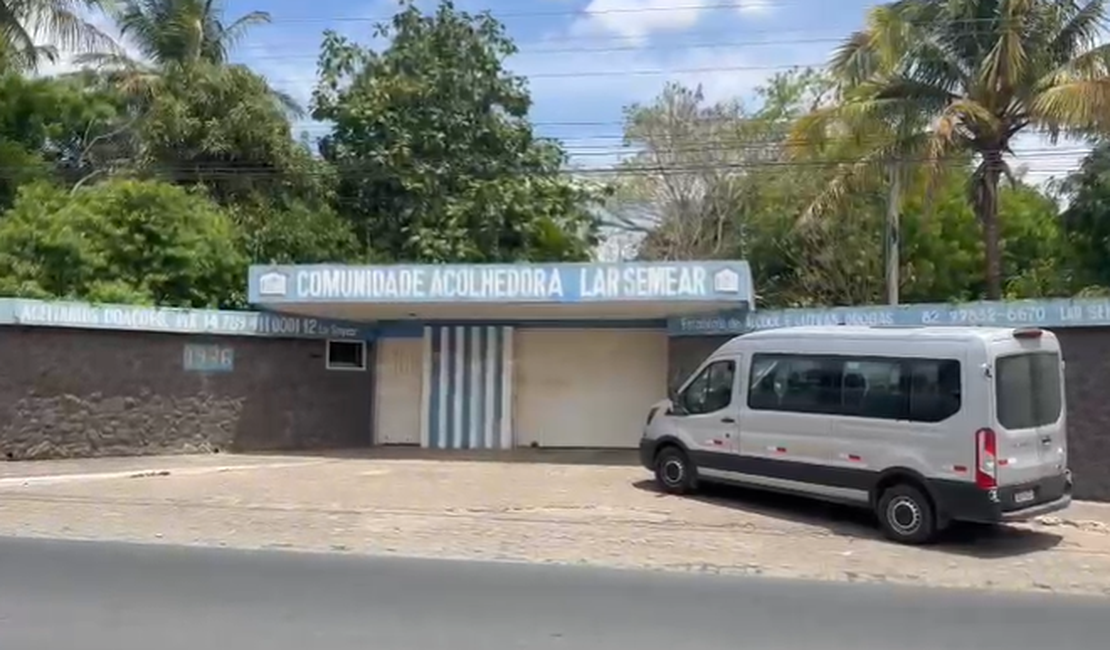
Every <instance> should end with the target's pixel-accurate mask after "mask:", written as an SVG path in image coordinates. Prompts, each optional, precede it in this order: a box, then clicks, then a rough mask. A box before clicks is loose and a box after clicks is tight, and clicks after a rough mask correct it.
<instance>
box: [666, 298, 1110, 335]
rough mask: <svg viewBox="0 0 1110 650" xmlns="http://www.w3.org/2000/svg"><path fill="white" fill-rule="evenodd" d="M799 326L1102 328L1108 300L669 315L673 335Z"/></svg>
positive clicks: (1107, 322)
mask: <svg viewBox="0 0 1110 650" xmlns="http://www.w3.org/2000/svg"><path fill="white" fill-rule="evenodd" d="M801 325H903V326H908V325H985V326H994V327H1019V326H1030V325H1036V326H1039V327H1106V326H1110V300H1108V299H1101V298H1093V299H1058V300H1020V301H1012V302H968V303H958V304H945V303H934V304H919V305H903V306H897V307H831V308H828V309H783V310H777V311H759V312H751V313H748V314H746V315H745V314H743V313H739V312H737V313H725V314H717V315H710V316H687V317H681V318H672V319H670V320H669V321H668V330H669V332H670V334H671V335H672V336H699V335H700V336H707V335H728V334H743V333H745V332H752V331H756V330H764V329H772V328H776V327H797V326H801Z"/></svg>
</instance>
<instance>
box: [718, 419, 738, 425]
mask: <svg viewBox="0 0 1110 650" xmlns="http://www.w3.org/2000/svg"><path fill="white" fill-rule="evenodd" d="M721 422H724V423H726V424H736V418H721Z"/></svg>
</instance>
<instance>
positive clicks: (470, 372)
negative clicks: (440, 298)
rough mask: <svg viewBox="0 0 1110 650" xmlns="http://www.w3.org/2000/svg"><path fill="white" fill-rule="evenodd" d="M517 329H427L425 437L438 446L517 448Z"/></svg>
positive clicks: (429, 444) (428, 444)
mask: <svg viewBox="0 0 1110 650" xmlns="http://www.w3.org/2000/svg"><path fill="white" fill-rule="evenodd" d="M512 337H513V328H512V327H503V326H494V325H433V326H427V327H425V328H424V344H425V386H426V387H427V390H425V391H424V394H425V396H426V398H425V399H424V404H423V406H422V408H423V409H424V412H423V413H422V414H421V415H422V418H421V422H422V428H423V429H424V431H423V432H422V433H423V435H422V436H421V442H422V444H423V446H425V447H432V448H438V449H508V448H510V447H512V428H511V422H512V419H511V418H512V392H511V391H512V385H513V384H512V375H511V372H512Z"/></svg>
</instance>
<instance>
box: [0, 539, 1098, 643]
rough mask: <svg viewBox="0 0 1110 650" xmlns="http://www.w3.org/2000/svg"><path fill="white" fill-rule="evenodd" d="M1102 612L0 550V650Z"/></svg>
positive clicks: (709, 634)
mask: <svg viewBox="0 0 1110 650" xmlns="http://www.w3.org/2000/svg"><path fill="white" fill-rule="evenodd" d="M1108 638H1110V600H1107V601H1102V600H1079V599H1070V598H1064V597H1052V596H1048V595H1044V596H1035V597H1034V596H1024V597H1023V596H1004V595H998V594H983V593H975V592H952V591H933V590H925V589H902V588H886V587H874V586H866V585H850V584H831V583H822V584H814V583H807V582H795V581H770V580H762V579H752V578H747V579H740V578H724V577H720V576H710V575H686V574H662V573H638V572H625V571H608V570H599V569H587V568H579V567H554V566H534V565H533V566H528V565H518V564H493V563H477V562H465V563H464V562H447V561H436V560H410V559H385V558H360V557H353V556H345V555H309V554H296V553H285V552H278V551H258V552H247V551H229V550H220V549H198V548H181V547H172V546H138V545H128V544H121V543H87V542H63V541H43V540H26V539H5V538H0V648H2V649H3V650H60V649H62V648H64V649H66V650H82V649H86V648H87V649H89V650H109V649H110V650H139V649H142V650H150V649H151V648H158V649H159V650H178V649H181V650H186V649H188V650H210V649H215V648H219V649H222V648H250V649H254V648H259V649H262V648H265V649H266V650H294V649H295V650H347V649H355V648H357V649H358V650H368V649H369V650H439V649H444V650H447V649H450V650H507V649H510V648H553V649H560V650H566V649H568V648H574V649H575V650H593V649H602V648H604V649H605V650H631V649H636V650H654V649H656V648H659V649H664V648H665V649H666V650H699V649H702V648H715V649H716V648H721V649H725V648H727V649H729V650H735V649H737V648H751V649H753V650H807V649H810V648H813V649H819V650H840V649H842V648H851V649H852V650H891V649H897V650H918V649H929V650H961V649H963V648H968V649H974V650H990V649H994V648H998V649H1000V650H1024V649H1030V650H1033V649H1036V650H1057V649H1063V650H1082V649H1085V648H1092V649H1095V648H1099V649H1105V648H1106V647H1107V645H1106V643H1107V641H1106V639H1108Z"/></svg>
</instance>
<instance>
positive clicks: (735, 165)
mask: <svg viewBox="0 0 1110 650" xmlns="http://www.w3.org/2000/svg"><path fill="white" fill-rule="evenodd" d="M1077 153H1082V152H1077V151H1074V150H1064V151H1061V150H1057V149H1052V148H1046V149H1044V150H1043V153H1041V154H1040V155H1041V156H1042V157H1043V158H1048V159H1051V158H1072V157H1074V156H1075V155H1076V154H1077ZM116 162H117V164H118V163H123V164H126V163H128V162H131V161H127V160H123V161H116ZM857 162H859V158H856V157H841V158H829V159H823V160H759V161H714V162H709V163H696V162H695V163H679V164H664V165H658V164H650V163H636V164H625V165H615V166H610V165H605V166H593V167H577V168H575V167H571V168H568V169H567V170H565V173H569V174H571V175H574V174H579V173H590V174H608V175H611V174H617V173H627V174H633V175H635V174H645V175H656V174H660V173H692V172H706V171H743V170H750V169H794V168H804V169H809V168H814V169H820V168H832V167H839V166H842V165H847V164H853V163H857ZM870 162H871V163H873V164H875V165H882V164H887V163H896V162H897V163H919V164H925V163H943V164H961V165H962V164H965V163H967V157H966V155H951V156H943V157H939V158H930V157H923V156H887V157H879V158H875V159H873V160H871V161H870ZM380 167H381V165H380V164H377V163H369V162H362V161H358V162H355V163H350V162H342V161H341V162H338V163H334V164H333V165H332V168H331V169H328V170H323V169H321V170H319V171H313V170H296V171H292V170H280V169H273V168H271V167H266V166H261V165H231V164H228V163H213V164H203V163H199V164H198V163H185V162H182V163H176V164H170V165H153V166H151V167H150V168H149V169H147V171H149V172H151V173H155V174H158V173H162V174H169V175H177V176H201V177H215V178H223V177H226V178H243V177H248V178H249V177H257V178H273V177H283V176H295V175H300V174H304V173H308V174H324V175H330V174H332V173H334V172H335V171H338V172H339V173H340V174H343V173H364V172H365V173H372V172H378V170H379V169H380ZM448 167H449V166H448ZM24 171H25V170H23V168H21V167H0V177H12V176H14V175H16V174H22V173H23V172H24ZM508 173H509V174H510V175H517V176H547V175H551V173H548V172H539V171H532V170H526V169H522V170H516V171H512V170H509V171H508ZM558 173H563V172H558ZM380 175H381V176H382V177H392V174H388V173H381V174H380Z"/></svg>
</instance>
